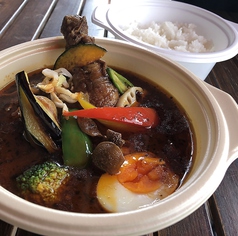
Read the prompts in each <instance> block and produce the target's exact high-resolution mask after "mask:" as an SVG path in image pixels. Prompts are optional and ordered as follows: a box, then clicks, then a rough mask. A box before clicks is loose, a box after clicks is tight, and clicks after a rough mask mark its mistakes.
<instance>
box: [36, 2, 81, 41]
mask: <svg viewBox="0 0 238 236" xmlns="http://www.w3.org/2000/svg"><path fill="white" fill-rule="evenodd" d="M84 2H85V0H74V1H72V2H71V4H69V0H59V1H58V3H57V5H56V7H55V9H54V10H53V12H52V14H51V16H50V18H49V20H48V22H47V24H46V26H45V28H44V29H43V31H42V33H41V34H40V36H39V37H40V38H46V37H53V36H58V35H61V33H60V26H61V23H62V20H63V17H64V16H65V15H75V14H78V13H79V12H80V11H81V8H82V7H83V3H84Z"/></svg>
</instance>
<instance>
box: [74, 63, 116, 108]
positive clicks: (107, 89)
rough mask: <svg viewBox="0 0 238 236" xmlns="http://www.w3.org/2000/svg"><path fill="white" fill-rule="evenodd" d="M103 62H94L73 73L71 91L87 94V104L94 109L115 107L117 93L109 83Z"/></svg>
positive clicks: (76, 69)
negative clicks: (90, 104)
mask: <svg viewBox="0 0 238 236" xmlns="http://www.w3.org/2000/svg"><path fill="white" fill-rule="evenodd" d="M105 67H106V64H105V62H103V61H100V60H99V61H96V62H93V63H91V64H89V65H87V66H84V67H80V68H75V69H74V71H73V79H72V82H73V91H74V92H79V91H81V92H83V93H88V95H89V102H90V103H92V104H93V105H94V106H96V107H104V106H115V105H116V104H117V101H118V99H119V92H118V90H117V89H116V88H115V87H114V85H113V84H112V83H111V81H110V79H109V78H108V75H107V73H106V70H105Z"/></svg>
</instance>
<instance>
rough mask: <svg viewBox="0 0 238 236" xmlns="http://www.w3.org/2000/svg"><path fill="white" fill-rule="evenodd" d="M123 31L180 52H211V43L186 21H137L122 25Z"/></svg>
mask: <svg viewBox="0 0 238 236" xmlns="http://www.w3.org/2000/svg"><path fill="white" fill-rule="evenodd" d="M122 29H123V31H125V32H126V33H128V34H130V35H131V36H133V37H135V38H136V39H138V40H141V41H143V42H145V43H148V44H151V45H154V46H158V47H161V48H166V49H172V50H177V51H182V52H194V53H203V52H212V51H213V43H212V42H211V41H210V40H207V39H206V38H205V37H204V36H201V35H198V34H197V33H196V25H194V24H186V23H183V24H181V23H173V22H170V21H166V22H163V23H155V22H151V24H149V25H147V26H146V27H145V26H142V25H141V24H139V23H138V22H137V21H134V22H132V23H130V24H129V25H128V26H123V27H122Z"/></svg>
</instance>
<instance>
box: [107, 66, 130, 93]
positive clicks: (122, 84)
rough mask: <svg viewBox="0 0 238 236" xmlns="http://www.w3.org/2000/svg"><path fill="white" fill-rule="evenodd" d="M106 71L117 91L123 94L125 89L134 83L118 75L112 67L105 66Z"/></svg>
mask: <svg viewBox="0 0 238 236" xmlns="http://www.w3.org/2000/svg"><path fill="white" fill-rule="evenodd" d="M107 73H108V75H109V78H110V79H111V80H112V82H113V84H114V86H115V87H116V88H117V89H118V91H119V92H120V93H121V94H123V93H125V92H126V90H127V89H128V88H130V87H133V86H134V85H133V84H132V83H131V82H130V81H129V80H128V79H126V78H125V77H124V76H122V75H120V74H119V73H118V72H116V71H115V70H113V69H112V68H109V67H108V68H107Z"/></svg>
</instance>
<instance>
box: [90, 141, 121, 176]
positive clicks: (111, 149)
mask: <svg viewBox="0 0 238 236" xmlns="http://www.w3.org/2000/svg"><path fill="white" fill-rule="evenodd" d="M124 160H125V159H124V155H123V153H122V150H121V149H120V148H119V147H118V146H117V145H116V144H115V143H113V142H109V141H104V142H101V143H99V144H98V145H97V146H96V148H95V149H94V151H93V154H92V162H93V164H94V165H95V166H96V167H97V168H99V169H101V170H103V171H105V172H107V173H108V174H110V175H114V174H116V173H117V172H118V171H119V169H120V167H121V165H122V163H123V162H124Z"/></svg>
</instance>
